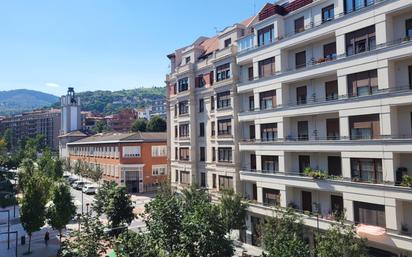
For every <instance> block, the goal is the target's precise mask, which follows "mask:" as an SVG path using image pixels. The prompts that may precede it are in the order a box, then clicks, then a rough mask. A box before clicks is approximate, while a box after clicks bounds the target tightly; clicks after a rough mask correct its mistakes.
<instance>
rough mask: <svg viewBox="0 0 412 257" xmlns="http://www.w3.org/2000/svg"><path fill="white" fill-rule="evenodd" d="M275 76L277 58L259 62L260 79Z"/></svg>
mask: <svg viewBox="0 0 412 257" xmlns="http://www.w3.org/2000/svg"><path fill="white" fill-rule="evenodd" d="M273 74H275V57H271V58H268V59H265V60H263V61H260V62H259V77H261V78H262V77H268V76H272V75H273Z"/></svg>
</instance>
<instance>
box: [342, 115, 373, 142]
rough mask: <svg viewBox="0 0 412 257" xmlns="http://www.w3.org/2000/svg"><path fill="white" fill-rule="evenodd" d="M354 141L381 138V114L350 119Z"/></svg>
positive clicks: (351, 134) (351, 135)
mask: <svg viewBox="0 0 412 257" xmlns="http://www.w3.org/2000/svg"><path fill="white" fill-rule="evenodd" d="M349 126H350V137H351V139H352V140H358V139H374V138H379V136H380V125H379V114H371V115H361V116H351V117H349Z"/></svg>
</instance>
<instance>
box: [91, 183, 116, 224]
mask: <svg viewBox="0 0 412 257" xmlns="http://www.w3.org/2000/svg"><path fill="white" fill-rule="evenodd" d="M116 186H117V185H116V183H115V182H114V181H110V182H107V181H105V182H104V183H103V185H102V186H101V187H100V188H99V190H98V191H97V194H96V196H95V197H94V199H95V201H94V202H93V207H92V208H93V210H94V211H95V212H96V213H97V215H98V216H100V215H102V214H103V213H105V210H106V209H105V207H106V206H107V204H108V203H109V199H110V194H111V192H112V191H113V190H114V188H116Z"/></svg>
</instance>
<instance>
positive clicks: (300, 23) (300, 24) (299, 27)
mask: <svg viewBox="0 0 412 257" xmlns="http://www.w3.org/2000/svg"><path fill="white" fill-rule="evenodd" d="M304 30H305V18H304V17H303V16H302V17H300V18H299V19H296V20H295V33H299V32H302V31H304Z"/></svg>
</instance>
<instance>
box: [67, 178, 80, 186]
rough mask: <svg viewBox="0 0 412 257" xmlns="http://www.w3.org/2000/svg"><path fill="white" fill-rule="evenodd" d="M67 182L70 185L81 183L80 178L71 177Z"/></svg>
mask: <svg viewBox="0 0 412 257" xmlns="http://www.w3.org/2000/svg"><path fill="white" fill-rule="evenodd" d="M67 181H68V182H69V184H70V185H73V183H74V182H76V181H79V178H77V177H69V178H68V179H67Z"/></svg>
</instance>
